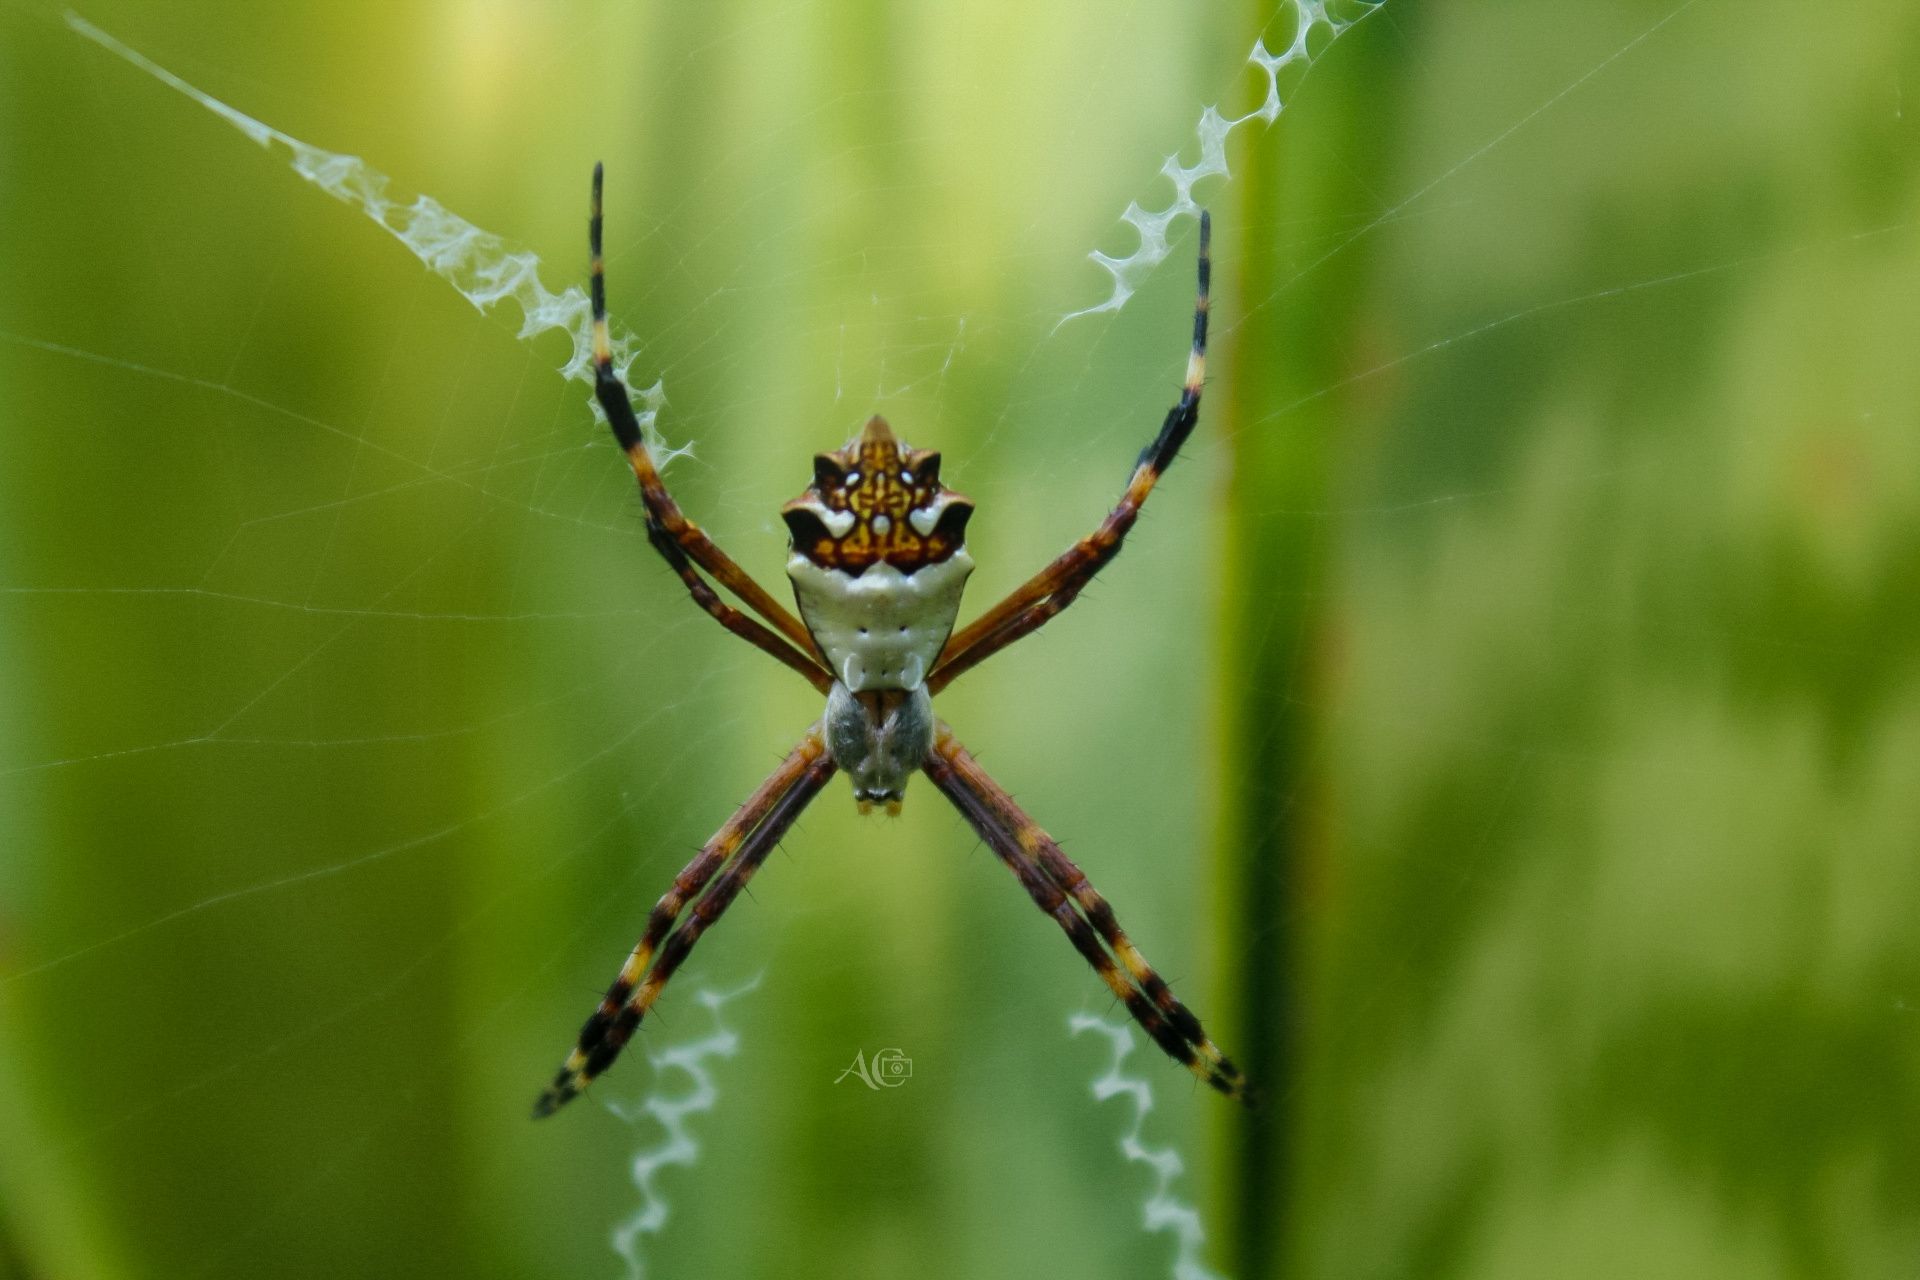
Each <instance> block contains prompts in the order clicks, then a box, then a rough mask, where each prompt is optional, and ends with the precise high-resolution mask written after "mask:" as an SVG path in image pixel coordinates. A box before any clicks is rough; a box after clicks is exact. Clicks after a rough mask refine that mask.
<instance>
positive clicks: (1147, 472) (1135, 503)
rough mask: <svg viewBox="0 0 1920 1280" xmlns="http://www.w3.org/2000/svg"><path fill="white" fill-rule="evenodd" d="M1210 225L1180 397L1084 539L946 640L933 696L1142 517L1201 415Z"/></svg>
mask: <svg viewBox="0 0 1920 1280" xmlns="http://www.w3.org/2000/svg"><path fill="white" fill-rule="evenodd" d="M1212 231H1213V224H1212V221H1211V219H1210V218H1209V217H1208V216H1207V213H1206V211H1205V210H1202V211H1201V213H1200V262H1199V268H1198V275H1199V284H1198V288H1197V290H1196V294H1195V298H1194V304H1193V350H1192V353H1191V354H1190V355H1189V356H1188V358H1187V377H1186V382H1185V384H1184V385H1183V386H1182V387H1181V390H1180V399H1179V400H1178V401H1176V402H1175V403H1174V406H1173V408H1171V409H1169V410H1168V411H1167V416H1166V420H1165V421H1164V422H1162V423H1161V424H1160V434H1159V435H1157V436H1155V437H1154V438H1153V441H1152V443H1150V444H1149V445H1147V447H1146V448H1145V449H1142V450H1141V451H1140V457H1139V460H1138V461H1136V462H1135V463H1134V467H1133V475H1132V476H1131V478H1129V480H1128V481H1127V488H1126V492H1124V493H1122V494H1121V495H1120V501H1119V502H1118V503H1117V504H1116V505H1115V506H1114V508H1113V510H1112V511H1111V512H1110V513H1108V515H1107V518H1106V519H1105V520H1103V521H1101V522H1100V526H1099V528H1097V529H1095V530H1094V531H1093V532H1092V533H1090V534H1088V535H1087V536H1086V537H1084V538H1082V539H1080V541H1078V542H1076V543H1075V544H1074V545H1073V546H1071V547H1069V548H1068V549H1067V550H1066V551H1063V552H1061V553H1060V555H1058V556H1057V557H1055V558H1054V560H1053V562H1052V563H1051V564H1049V565H1048V566H1047V567H1046V568H1044V569H1042V570H1041V571H1040V572H1039V573H1036V574H1034V575H1033V577H1031V578H1029V579H1027V581H1026V582H1024V583H1022V584H1021V585H1020V586H1019V587H1016V588H1015V589H1014V590H1013V592H1012V593H1011V594H1009V595H1008V596H1007V598H1006V599H1004V600H1002V601H1001V602H1000V603H999V604H996V605H994V606H993V607H992V608H991V609H989V610H987V611H986V612H985V613H983V614H981V615H980V616H979V617H978V618H976V619H974V621H972V622H971V623H968V624H967V625H966V626H965V627H963V628H961V629H960V630H959V631H956V632H954V633H953V635H952V636H951V637H950V638H949V639H948V640H947V644H946V648H945V649H943V650H942V651H941V654H940V660H939V662H938V663H937V664H936V665H935V667H934V669H933V673H932V674H931V675H930V676H929V677H928V678H927V691H928V692H929V693H936V694H937V693H939V692H940V690H941V689H943V688H945V687H946V686H947V684H949V683H950V682H951V681H952V680H953V679H954V678H955V677H957V676H959V675H961V674H962V673H963V672H965V671H967V670H968V669H969V668H971V667H974V666H976V665H978V664H979V663H980V662H983V661H985V660H986V659H987V658H989V657H991V656H993V655H994V654H995V653H998V652H999V651H1000V650H1002V649H1004V648H1006V647H1007V646H1008V645H1010V644H1012V643H1013V642H1014V641H1016V640H1018V639H1020V638H1021V637H1022V636H1026V635H1029V634H1031V633H1032V632H1034V631H1036V630H1038V629H1039V628H1040V627H1041V626H1043V625H1044V624H1045V623H1046V622H1047V621H1048V620H1049V619H1051V618H1053V617H1055V616H1057V615H1058V614H1059V613H1060V612H1061V611H1062V610H1063V609H1065V608H1066V607H1067V606H1068V605H1070V604H1072V603H1073V601H1074V599H1075V598H1076V597H1077V596H1078V595H1079V594H1080V591H1081V588H1083V587H1085V586H1086V585H1087V583H1088V582H1089V581H1090V580H1091V579H1092V578H1093V576H1094V575H1095V574H1096V573H1098V572H1100V570H1101V569H1103V568H1105V567H1106V566H1107V564H1108V562H1109V561H1111V560H1112V559H1113V558H1114V557H1115V556H1117V555H1119V554H1120V547H1121V544H1122V543H1124V542H1125V541H1126V537H1127V533H1128V531H1129V530H1131V529H1132V528H1133V525H1134V521H1135V520H1137V519H1139V517H1140V508H1141V506H1142V505H1143V504H1144V503H1145V502H1146V500H1147V495H1148V494H1150V493H1152V492H1153V486H1154V485H1155V484H1157V483H1158V482H1159V480H1160V476H1161V474H1162V473H1163V472H1165V471H1166V469H1167V468H1168V467H1170V466H1172V465H1173V459H1174V457H1175V455H1177V454H1178V453H1179V452H1180V446H1181V445H1183V444H1185V443H1186V440H1187V437H1188V436H1190V435H1192V434H1193V428H1194V424H1195V423H1197V422H1198V421H1199V420H1200V392H1201V388H1202V384H1203V383H1204V382H1205V380H1206V371H1207V294H1208V290H1209V287H1210V282H1211V279H1212V274H1213V265H1212V264H1213V259H1212V257H1211V249H1210V242H1211V240H1212Z"/></svg>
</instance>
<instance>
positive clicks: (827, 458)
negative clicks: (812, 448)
mask: <svg viewBox="0 0 1920 1280" xmlns="http://www.w3.org/2000/svg"><path fill="white" fill-rule="evenodd" d="M846 482H847V469H846V468H845V467H843V466H841V465H840V460H839V459H838V458H836V457H834V456H833V455H832V454H830V453H816V454H814V455H813V487H814V488H816V489H818V490H819V491H820V492H822V493H826V492H827V491H829V490H831V489H839V488H841V487H843V486H844V485H845V484H846Z"/></svg>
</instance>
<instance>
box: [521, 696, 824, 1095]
mask: <svg viewBox="0 0 1920 1280" xmlns="http://www.w3.org/2000/svg"><path fill="white" fill-rule="evenodd" d="M833 772H834V764H833V760H832V758H831V757H829V756H828V754H827V748H826V743H825V740H824V738H823V736H822V731H821V729H820V727H819V726H817V725H816V726H815V727H814V728H813V729H811V730H810V731H808V733H807V736H806V737H804V738H802V739H801V740H800V745H799V746H797V747H795V748H794V749H793V752H792V754H790V755H788V756H787V758H786V759H785V760H784V761H782V762H781V765H780V767H779V768H778V769H775V770H774V771H773V774H772V775H771V776H770V777H768V779H767V780H766V781H765V782H763V783H761V784H760V787H759V789H758V790H757V791H755V792H754V793H753V795H751V796H750V797H748V799H747V802H746V803H745V804H743V805H741V806H740V808H739V809H737V810H735V811H734V814H733V816H732V817H731V818H728V819H727V821H726V822H725V823H724V824H723V825H722V826H721V828H720V830H718V831H716V832H715V833H714V835H713V838H712V839H711V840H709V841H707V843H706V845H705V846H704V847H703V848H702V849H701V850H700V852H699V853H697V854H695V855H694V858H693V861H692V862H689V863H688V864H687V865H686V867H685V868H684V869H682V871H681V872H680V874H679V875H677V876H675V877H674V880H673V887H672V888H671V889H668V890H667V892H666V893H665V894H664V895H663V896H662V897H661V899H660V901H659V902H658V903H657V904H655V906H654V908H653V911H652V912H651V914H649V915H648V916H647V925H646V930H645V932H644V933H642V934H641V936H640V941H639V943H638V945H636V946H635V947H634V949H633V953H632V954H631V955H629V956H628V957H627V962H626V963H625V964H624V965H622V966H621V967H620V974H619V976H618V977H616V978H615V979H614V980H613V985H612V986H610V987H608V988H607V993H606V995H605V996H604V997H602V998H601V1001H600V1003H599V1005H598V1006H597V1007H596V1008H595V1009H594V1011H593V1014H592V1015H591V1016H590V1017H588V1019H587V1021H586V1025H585V1026H583V1027H581V1028H580V1037H579V1040H578V1042H577V1043H576V1044H575V1045H574V1048H573V1052H571V1053H569V1054H568V1055H567V1060H566V1062H565V1063H563V1064H562V1065H561V1067H560V1070H559V1072H558V1073H557V1074H556V1075H555V1076H554V1078H553V1083H552V1084H551V1085H549V1086H548V1087H547V1090H546V1092H545V1093H543V1094H541V1095H540V1099H539V1101H538V1102H536V1103H535V1104H534V1108H533V1114H534V1116H535V1118H538V1117H541V1116H549V1115H552V1114H553V1113H554V1112H555V1111H558V1110H559V1109H560V1108H561V1107H562V1106H565V1105H566V1104H567V1102H569V1101H571V1100H572V1099H573V1097H574V1096H575V1095H577V1094H578V1093H579V1092H580V1091H581V1090H582V1089H584V1088H586V1086H587V1085H588V1084H589V1083H590V1082H591V1081H592V1080H593V1078H594V1077H595V1076H597V1075H599V1074H600V1073H601V1072H602V1071H605V1070H606V1069H607V1068H608V1067H609V1066H611V1065H613V1060H614V1059H615V1058H617V1057H619V1056H620V1050H621V1049H623V1048H625V1047H626V1043H627V1041H628V1040H630V1039H632V1037H633V1033H634V1031H635V1030H636V1029H638V1027H639V1026H640V1020H641V1019H642V1018H643V1017H645V1016H646V1013H647V1010H648V1009H650V1008H652V1007H653V1002H654V1001H655V1000H656V999H658V998H659V996H660V991H661V989H662V988H664V987H665V986H666V985H667V980H668V979H669V978H671V977H672V976H673V974H674V971H675V970H676V969H678V968H679V967H680V965H681V963H682V962H683V961H684V960H685V959H686V958H687V953H688V952H689V951H691V950H693V944H694V943H695V942H697V941H699V939H700V935H701V934H702V933H703V932H705V931H706V928H707V926H708V925H710V924H712V923H713V922H714V921H715V920H718V919H719V918H720V914H721V913H722V912H724V911H725V910H726V909H727V907H728V906H729V905H730V904H731V903H732V902H733V900H734V898H736V897H738V896H739V893H740V891H741V890H742V889H744V888H745V887H746V884H747V881H748V880H750V879H752V878H753V873H754V872H755V871H757V870H759V868H760V864H761V863H762V862H764V861H766V858H767V855H768V854H770V853H772V852H773V849H774V846H775V845H777V844H778V843H779V842H780V837H781V836H783V835H785V834H786V832H787V829H788V828H789V827H791V826H792V825H793V822H794V819H796V818H798V817H799V816H800V811H801V810H802V809H805V808H806V807H807V803H808V802H809V801H811V800H812V799H813V798H814V796H816V795H818V794H819V792H820V788H821V787H823V786H825V785H826V782H827V779H829V778H831V777H832V776H833ZM736 853H737V854H738V856H737V857H735V856H734V855H735V854H736ZM729 858H733V861H732V863H731V864H730V865H729V864H728V861H727V860H728V859H729ZM723 866H725V867H726V870H725V871H722V870H721V868H722V867H723ZM709 886H711V887H709ZM703 891H704V896H703ZM696 899H697V900H696ZM689 901H693V910H692V912H691V913H690V914H689V916H688V918H687V919H686V921H685V923H683V924H682V925H681V926H680V928H679V930H678V931H677V932H671V933H670V932H669V931H670V930H672V929H673V926H674V923H675V921H677V920H678V919H679V917H680V913H681V911H682V909H683V908H685V906H686V904H687V903H688V902H689ZM656 953H657V955H658V960H657V962H656V961H655V956H656ZM649 964H651V965H652V972H650V973H649V972H648V965H649ZM643 975H644V978H643Z"/></svg>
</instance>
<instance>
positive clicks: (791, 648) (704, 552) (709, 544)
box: [588, 164, 833, 693]
mask: <svg viewBox="0 0 1920 1280" xmlns="http://www.w3.org/2000/svg"><path fill="white" fill-rule="evenodd" d="M600 187H601V167H600V166H599V165H597V164H596V165H594V166H593V214H592V218H591V220H590V221H589V223H588V240H589V241H590V242H591V247H592V250H593V273H592V295H593V368H594V374H593V390H594V395H595V396H596V397H597V398H598V399H599V401H600V408H601V410H602V412H604V413H605V414H606V415H607V425H608V426H609V427H611V428H612V429H613V438H614V440H615V441H617V442H618V443H619V445H620V447H621V449H623V450H625V451H626V455H627V462H628V465H630V466H631V467H632V468H633V475H634V478H635V479H636V480H638V481H639V482H640V498H641V501H642V502H644V503H645V504H646V508H647V537H648V541H650V542H652V543H653V545H654V548H655V549H656V550H658V551H659V552H660V554H661V555H662V556H663V557H665V558H666V561H667V563H668V564H669V565H671V566H672V567H673V571H674V572H675V573H677V574H679V575H680V579H681V581H682V582H684V583H686V584H687V589H688V590H689V591H690V592H691V593H692V594H693V598H694V601H695V603H697V604H699V606H700V607H701V608H702V609H705V610H706V611H707V612H708V613H709V614H712V615H713V617H714V618H715V619H717V620H718V621H719V623H720V625H721V626H723V627H725V628H726V629H727V630H729V631H731V632H733V633H734V634H735V635H737V636H740V637H742V638H743V639H746V640H748V641H750V642H751V643H753V644H755V645H757V646H758V647H760V648H761V649H764V650H766V651H767V652H768V653H770V654H772V655H773V656H774V657H776V658H778V659H780V661H782V662H784V663H786V664H787V665H788V666H790V667H792V668H793V669H794V670H796V671H798V672H800V673H801V674H802V675H804V676H806V677H807V678H808V679H809V680H811V681H812V682H813V684H814V687H815V688H817V689H819V690H820V691H821V692H823V693H824V692H825V691H826V690H827V689H829V688H831V687H832V684H833V677H832V675H831V673H829V672H827V671H826V669H825V667H824V666H823V665H822V660H821V657H820V650H819V648H818V646H817V645H815V644H814V640H813V636H812V635H811V634H810V633H809V632H808V631H807V629H806V627H805V626H804V625H802V623H801V622H800V620H799V619H798V618H796V617H794V616H793V614H792V613H790V612H788V611H787V609H786V608H785V607H784V606H782V605H781V604H780V602H779V601H777V600H775V599H774V598H773V597H772V596H771V595H769V594H768V593H767V591H766V589H765V588H764V587H762V586H761V585H760V584H759V583H757V582H755V581H754V580H753V578H752V576H751V575H749V574H748V573H747V571H746V570H745V569H742V568H741V567H740V566H739V565H738V564H736V563H734V560H733V557H731V556H729V555H728V554H727V553H726V552H725V551H722V550H721V549H720V547H719V545H718V544H717V543H715V542H714V541H713V539H712V538H709V537H708V536H707V534H706V531H705V530H703V529H701V528H700V526H699V525H697V524H695V523H694V522H693V521H691V520H689V519H687V517H686V515H685V513H683V512H682V511H681V510H680V504H679V503H677V502H675V501H674V500H673V495H672V494H671V493H669V492H668V491H667V485H666V482H665V481H664V480H662V479H661V478H660V471H659V468H657V467H655V466H654V464H653V454H652V453H651V452H650V451H649V450H648V449H647V442H646V437H645V435H644V434H642V432H641V430H640V420H639V418H638V417H636V416H635V415H634V412H633V401H632V399H631V398H630V397H629V396H628V394H627V387H626V384H625V383H624V382H622V381H621V380H620V375H619V374H618V373H616V372H615V371H614V368H613V347H612V343H611V342H610V341H609V339H608V336H607V285H606V273H605V267H604V261H603V257H602V254H601V251H600V240H601V235H600ZM695 565H698V566H699V567H700V568H701V569H704V570H706V572H707V573H708V574H710V575H711V576H712V577H713V579H714V580H715V581H716V582H718V583H720V585H721V586H723V587H725V588H726V589H727V590H729V591H731V592H733V593H734V594H735V595H737V596H739V597H740V599H741V600H743V601H745V602H746V605H747V607H748V608H750V609H752V610H753V611H754V612H755V613H757V614H759V615H760V617H762V618H765V619H766V620H767V621H768V622H770V623H772V624H773V626H774V628H776V629H777V634H776V631H774V630H769V629H768V628H767V627H765V626H763V625H762V624H761V623H760V622H759V621H758V620H757V619H754V618H751V617H748V616H747V615H745V614H743V613H741V612H740V611H739V610H737V609H734V608H731V607H729V606H727V605H725V604H723V603H722V602H721V601H720V598H719V596H718V595H717V594H715V592H714V591H713V588H712V587H710V586H708V585H707V584H706V582H705V581H704V580H703V579H701V577H700V574H699V572H698V571H696V570H695V568H694V566H695ZM782 637H784V639H783V638H782Z"/></svg>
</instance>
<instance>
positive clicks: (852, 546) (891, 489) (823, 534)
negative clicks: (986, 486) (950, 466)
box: [780, 416, 973, 578]
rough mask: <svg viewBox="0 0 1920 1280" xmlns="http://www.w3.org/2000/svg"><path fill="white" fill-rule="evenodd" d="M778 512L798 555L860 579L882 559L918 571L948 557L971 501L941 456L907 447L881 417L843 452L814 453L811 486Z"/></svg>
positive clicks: (961, 541) (960, 540)
mask: <svg viewBox="0 0 1920 1280" xmlns="http://www.w3.org/2000/svg"><path fill="white" fill-rule="evenodd" d="M780 515H781V517H782V518H783V519H784V520H786V522H787V529H788V531H789V532H790V533H791V534H792V535H793V549H794V551H795V553H796V554H798V555H802V556H805V557H806V558H807V559H808V560H811V561H812V562H813V563H814V564H816V565H818V566H820V567H821V568H822V569H840V570H843V571H845V572H846V573H848V574H850V575H851V576H853V577H856V578H857V577H859V576H860V575H861V574H862V573H864V572H866V570H867V569H868V568H869V567H870V566H872V565H875V564H878V563H881V562H885V563H887V564H890V565H892V566H893V567H894V568H896V569H898V570H899V571H900V572H901V573H903V574H912V573H913V572H914V571H916V570H918V569H922V568H924V567H926V566H927V565H931V564H939V563H941V562H942V561H944V560H947V559H948V558H950V557H951V556H952V555H953V554H954V552H956V551H958V550H960V549H961V548H962V547H963V546H964V545H965V543H966V531H967V520H968V519H969V518H970V517H971V516H972V515H973V503H972V501H971V500H969V499H967V498H965V497H962V496H961V495H960V494H957V493H955V492H954V491H953V490H951V489H949V488H947V487H946V486H945V485H943V484H941V483H940V455H939V454H938V453H936V452H935V451H934V450H932V449H912V448H909V447H908V446H906V445H905V444H902V443H901V442H900V440H899V439H898V438H897V437H896V436H895V435H894V434H893V429H892V428H891V427H889V426H888V425H887V423H886V419H884V418H881V417H878V416H875V417H872V418H869V419H867V425H866V426H865V427H864V428H863V429H862V430H861V432H860V434H859V435H858V436H857V437H855V438H854V439H853V440H850V441H849V442H848V443H847V445H846V447H845V448H842V449H836V450H834V451H833V452H831V453H820V454H815V455H814V459H813V483H812V484H811V485H808V486H807V490H806V492H805V493H803V494H801V495H800V496H799V497H797V498H795V499H794V500H793V501H792V502H789V503H788V504H787V505H786V506H785V507H782V508H781V510H780Z"/></svg>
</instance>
